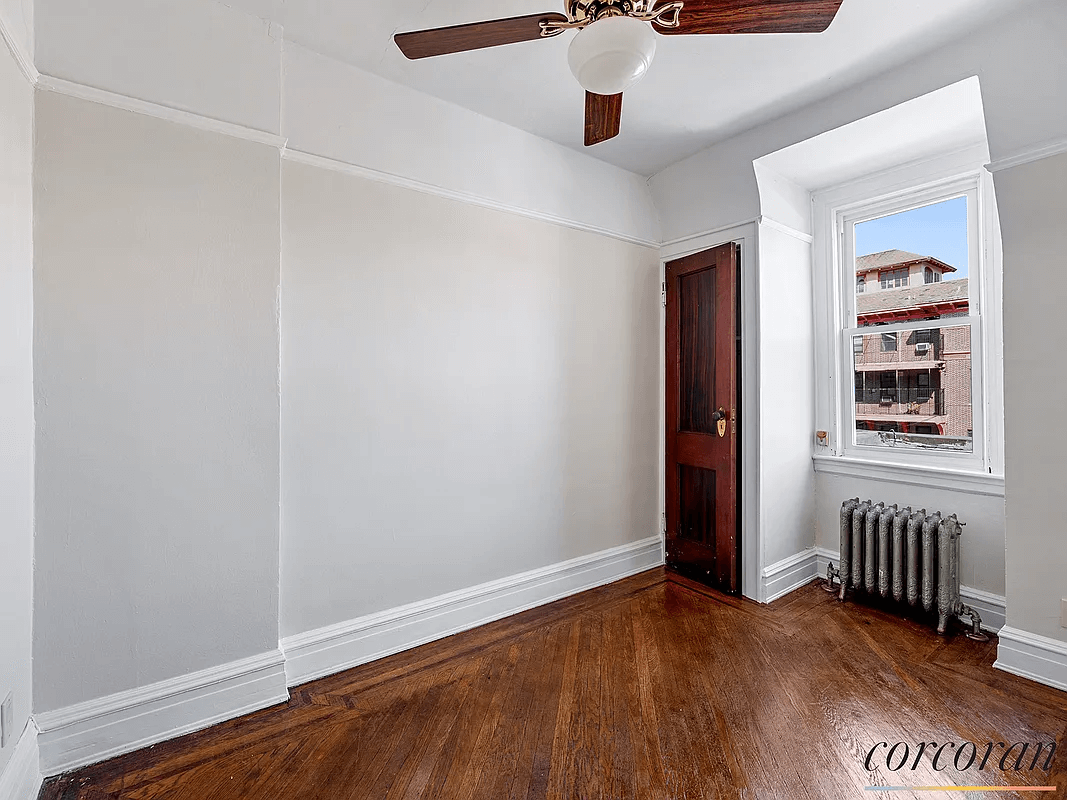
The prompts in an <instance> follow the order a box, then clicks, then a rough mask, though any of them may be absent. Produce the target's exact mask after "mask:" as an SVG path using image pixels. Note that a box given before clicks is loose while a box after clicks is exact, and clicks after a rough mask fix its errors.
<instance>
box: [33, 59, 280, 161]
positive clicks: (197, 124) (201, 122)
mask: <svg viewBox="0 0 1067 800" xmlns="http://www.w3.org/2000/svg"><path fill="white" fill-rule="evenodd" d="M37 88H38V89H41V90H43V91H47V92H55V93H56V94H62V95H66V96H68V97H76V98H78V99H79V100H89V101H91V102H93V103H100V104H102V105H105V106H111V107H112V108H120V109H122V110H123V111H132V112H133V113H135V114H144V115H145V116H149V117H155V118H156V119H162V120H166V121H167V122H176V123H178V124H179V125H188V126H189V127H191V128H198V129H199V130H203V131H210V132H212V133H220V134H222V135H223V136H232V137H233V138H235V139H244V140H245V141H249V142H256V143H258V144H265V145H267V146H269V147H274V148H277V149H279V150H280V149H282V148H284V147H285V137H283V136H279V135H278V134H275V133H269V132H267V131H261V130H258V129H256V128H248V127H245V126H244V125H237V124H235V123H233V122H223V121H222V120H218V119H213V118H211V117H205V116H203V115H201V114H195V113H193V112H192V111H183V110H181V109H178V108H172V107H170V106H164V105H160V104H159V103H152V102H149V101H147V100H138V99H137V98H135V97H127V96H126V95H122V94H116V93H115V92H109V91H107V90H105V89H97V88H95V87H93V86H85V85H84V84H81V83H75V82H74V81H68V80H64V79H63V78H54V77H52V76H51V75H41V76H40V77H39V78H38V79H37Z"/></svg>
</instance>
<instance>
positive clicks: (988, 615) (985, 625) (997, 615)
mask: <svg viewBox="0 0 1067 800" xmlns="http://www.w3.org/2000/svg"><path fill="white" fill-rule="evenodd" d="M815 552H816V553H818V558H819V575H820V576H822V577H825V575H826V565H827V564H829V563H830V562H833V564H834V566H838V565H839V563H840V560H841V557H840V555H838V552H837V551H836V550H829V549H827V548H825V547H817V548H815ZM960 597H961V598H962V599H963V602H964V603H966V604H967V605H969V606H971V607H972V608H973V609H974V610H975V611H977V612H978V613H979V614H981V615H982V630H984V631H990V632H991V633H997V632H999V631H1000V629H1001V628H1003V627H1004V620H1005V618H1006V615H1007V600H1006V599H1005V598H1004V596H1003V595H999V594H993V593H992V592H987V591H985V590H983V589H975V588H974V587H971V586H961V587H960Z"/></svg>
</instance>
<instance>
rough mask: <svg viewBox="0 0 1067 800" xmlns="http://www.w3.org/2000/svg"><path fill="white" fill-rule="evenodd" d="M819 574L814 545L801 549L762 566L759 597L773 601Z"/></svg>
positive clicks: (804, 584)
mask: <svg viewBox="0 0 1067 800" xmlns="http://www.w3.org/2000/svg"><path fill="white" fill-rule="evenodd" d="M823 572H825V568H824V570H823ZM819 575H820V573H819V567H818V553H817V551H816V550H815V548H814V547H811V548H808V549H807V550H803V551H801V552H799V553H797V554H795V555H792V556H790V557H789V558H785V559H782V560H781V561H779V562H778V563H777V564H771V565H770V566H769V567H765V568H764V570H763V575H762V581H761V586H760V589H761V591H760V599H761V601H762V602H764V603H773V602H774V601H775V600H777V599H778V598H780V597H785V596H786V595H787V594H789V593H791V592H795V591H796V590H797V589H799V588H800V587H801V586H806V585H807V584H809V583H811V582H812V581H813V580H815V579H816V578H818V577H819Z"/></svg>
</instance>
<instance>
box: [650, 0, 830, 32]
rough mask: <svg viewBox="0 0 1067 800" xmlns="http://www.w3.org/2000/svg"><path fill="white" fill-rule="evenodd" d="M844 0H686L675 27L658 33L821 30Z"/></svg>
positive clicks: (824, 28) (659, 28) (658, 28)
mask: <svg viewBox="0 0 1067 800" xmlns="http://www.w3.org/2000/svg"><path fill="white" fill-rule="evenodd" d="M843 1H844V0H685V5H684V6H683V7H682V11H681V13H680V14H679V16H678V19H679V25H678V27H677V28H662V27H660V26H658V25H656V30H657V31H658V32H659V33H664V34H667V35H668V36H670V35H672V34H681V35H685V34H700V33H822V32H823V31H824V30H826V29H827V28H828V27H830V23H831V22H833V21H834V17H836V16H837V12H838V9H840V8H841V3H842V2H843Z"/></svg>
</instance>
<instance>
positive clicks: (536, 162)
mask: <svg viewBox="0 0 1067 800" xmlns="http://www.w3.org/2000/svg"><path fill="white" fill-rule="evenodd" d="M283 89H284V102H283V109H284V112H283V113H284V118H283V131H284V133H285V136H286V137H287V138H288V148H289V149H290V150H296V151H301V152H305V153H313V154H315V155H320V156H326V157H328V158H331V159H336V160H338V161H343V162H346V163H349V164H355V165H358V166H361V167H365V168H367V169H369V170H375V171H378V172H383V173H386V174H388V175H398V176H402V177H404V178H406V179H408V180H411V181H413V182H416V183H419V184H424V185H427V186H430V187H437V188H440V189H444V190H445V191H447V192H449V193H452V194H454V195H458V196H461V197H464V198H467V199H475V200H480V201H483V202H486V203H488V204H491V205H492V204H496V205H503V206H506V207H511V208H517V209H524V210H527V211H529V212H531V213H533V214H536V215H539V216H542V217H547V218H550V219H553V220H555V221H559V222H562V223H563V224H567V225H573V224H577V225H581V226H585V227H589V228H592V229H594V230H599V231H606V232H611V233H613V234H619V235H622V236H624V237H626V238H630V239H633V240H637V241H642V242H646V243H650V244H651V243H654V242H658V241H659V219H658V216H657V214H656V210H655V207H654V206H653V205H652V199H651V195H650V193H649V190H648V186H647V184H646V181H645V179H644V178H642V177H640V176H638V175H635V174H633V173H630V172H626V171H625V170H621V169H619V168H618V167H613V166H611V165H609V164H605V163H604V162H602V161H597V160H596V159H593V158H590V157H588V156H586V155H583V154H581V153H576V152H574V151H573V150H570V149H568V148H566V147H563V146H562V145H558V144H555V143H553V142H549V141H547V140H545V139H540V138H538V137H536V136H533V135H532V134H529V133H526V132H524V131H520V130H519V129H517V128H512V127H510V126H508V125H505V124H504V123H502V122H497V121H495V120H491V119H489V118H488V117H483V116H481V115H479V114H475V113H474V112H473V111H468V110H467V109H464V108H460V107H459V106H456V105H452V104H451V103H447V102H445V101H443V100H438V99H436V98H433V97H430V96H429V95H424V94H421V93H419V92H416V91H415V90H413V89H410V88H408V87H406V86H401V85H399V84H395V83H390V82H389V81H387V80H385V79H384V78H380V77H378V76H377V75H373V74H371V73H369V72H364V71H362V70H360V69H357V68H355V67H352V66H349V65H347V64H344V63H342V62H340V61H335V60H333V59H330V58H327V57H325V56H321V55H317V54H316V53H313V52H311V51H310V50H306V49H304V48H302V47H299V46H297V45H294V44H291V43H286V45H285V78H284V87H283ZM431 132H432V133H431Z"/></svg>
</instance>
